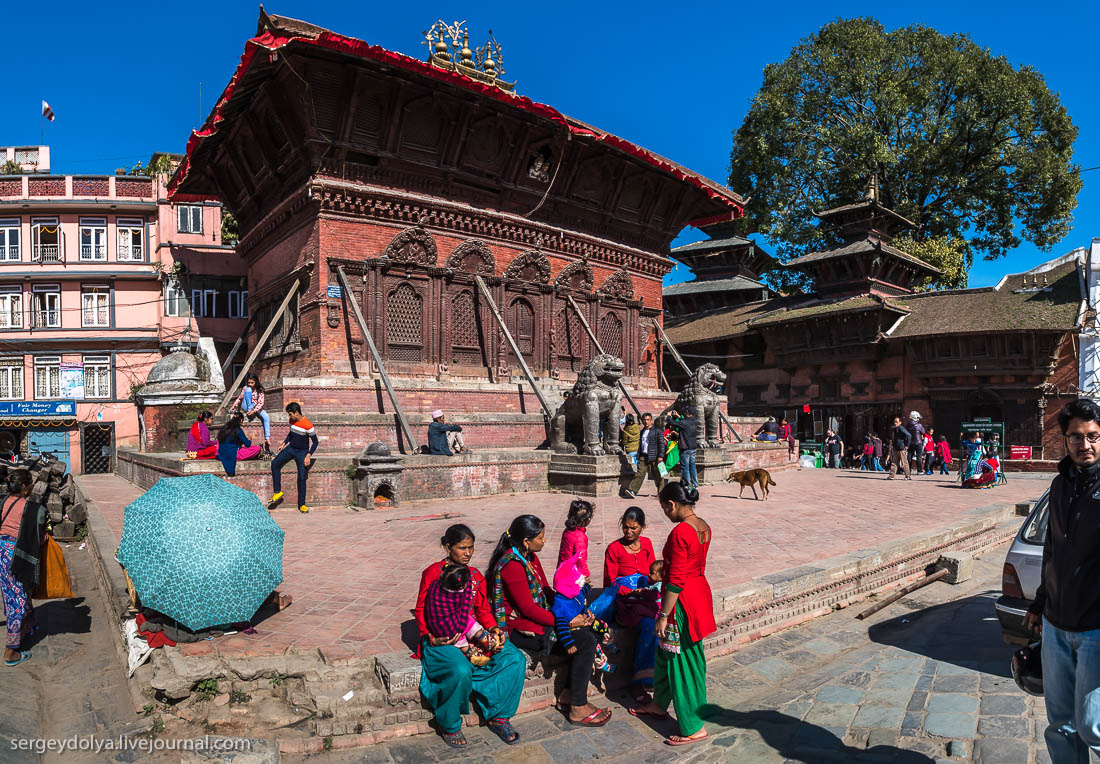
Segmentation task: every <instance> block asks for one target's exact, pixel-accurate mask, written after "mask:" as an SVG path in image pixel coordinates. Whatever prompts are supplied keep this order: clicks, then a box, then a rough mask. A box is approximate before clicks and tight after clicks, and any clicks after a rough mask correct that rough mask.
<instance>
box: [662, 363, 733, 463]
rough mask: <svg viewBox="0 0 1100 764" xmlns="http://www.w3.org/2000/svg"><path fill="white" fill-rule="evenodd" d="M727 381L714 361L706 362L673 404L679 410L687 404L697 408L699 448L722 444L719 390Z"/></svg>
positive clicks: (696, 371) (692, 376) (716, 446)
mask: <svg viewBox="0 0 1100 764" xmlns="http://www.w3.org/2000/svg"><path fill="white" fill-rule="evenodd" d="M725 382H726V375H725V374H724V373H723V372H722V370H721V369H719V368H718V367H717V366H715V365H714V364H713V363H705V364H703V365H702V366H700V367H699V368H698V369H696V370H695V373H694V374H692V375H691V379H690V380H689V381H688V383H687V384H686V385H684V389H683V392H681V393H680V395H679V397H677V398H676V403H675V404H673V408H675V409H677V410H683V408H684V407H685V406H691V407H692V408H693V409H695V416H696V417H698V419H699V448H718V447H719V446H720V445H721V444H722V441H721V437H720V436H719V434H718V433H719V430H718V412H719V411H720V410H721V409H720V408H719V405H720V403H721V401H720V399H719V398H718V390H719V389H721V387H722V385H723V384H725Z"/></svg>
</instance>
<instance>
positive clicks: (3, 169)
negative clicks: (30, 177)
mask: <svg viewBox="0 0 1100 764" xmlns="http://www.w3.org/2000/svg"><path fill="white" fill-rule="evenodd" d="M23 174H24V173H23V165H21V164H19V163H18V162H16V161H14V160H11V159H9V160H7V161H6V162H4V164H2V165H0V175H23Z"/></svg>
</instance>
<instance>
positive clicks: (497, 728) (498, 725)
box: [488, 719, 519, 745]
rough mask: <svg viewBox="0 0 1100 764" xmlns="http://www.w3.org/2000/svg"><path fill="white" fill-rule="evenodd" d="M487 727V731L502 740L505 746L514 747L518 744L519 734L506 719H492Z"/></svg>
mask: <svg viewBox="0 0 1100 764" xmlns="http://www.w3.org/2000/svg"><path fill="white" fill-rule="evenodd" d="M488 726H489V730H490V731H491V732H492V733H493V734H495V735H496V736H497V737H499V738H500V739H501V740H503V741H504V743H505V745H515V744H516V743H518V742H519V733H518V732H516V728H515V727H513V726H512V723H511V721H509V720H508V719H493V720H492V721H491V722H489V725H488Z"/></svg>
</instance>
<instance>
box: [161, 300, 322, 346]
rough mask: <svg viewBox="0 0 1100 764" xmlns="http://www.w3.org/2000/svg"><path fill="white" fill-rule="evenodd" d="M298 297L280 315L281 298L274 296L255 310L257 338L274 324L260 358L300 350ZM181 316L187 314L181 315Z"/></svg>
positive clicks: (181, 301) (182, 301)
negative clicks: (277, 311) (278, 311)
mask: <svg viewBox="0 0 1100 764" xmlns="http://www.w3.org/2000/svg"><path fill="white" fill-rule="evenodd" d="M300 297H301V293H300V292H299V293H298V294H295V295H294V297H292V298H291V300H290V303H289V304H288V305H287V306H286V308H285V309H284V310H283V312H282V313H281V314H278V313H276V310H277V309H278V307H279V303H280V302H282V297H281V296H279V295H275V296H273V297H272V298H270V299H268V300H267V303H266V304H265V305H262V306H261V307H260V308H259V309H258V310H257V314H258V315H257V316H256V336H257V337H258V336H259V335H260V334H263V331H264V329H263V327H266V326H270V325H271V324H273V323H275V324H276V326H275V330H274V331H273V332H272V333H271V337H270V338H269V339H268V341H267V347H266V348H265V350H264V351H263V353H262V355H261V357H262V358H272V357H274V356H280V355H284V354H286V353H297V352H298V351H299V350H301V349H302V340H301V335H300V334H299V331H298V305H299V298H300ZM179 301H180V303H181V304H184V302H185V299H184V298H183V297H182V296H181V297H180V300H179ZM181 315H187V314H186V313H182V314H181ZM276 322H277V323H276Z"/></svg>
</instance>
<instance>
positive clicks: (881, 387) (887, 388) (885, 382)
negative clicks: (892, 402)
mask: <svg viewBox="0 0 1100 764" xmlns="http://www.w3.org/2000/svg"><path fill="white" fill-rule="evenodd" d="M878 391H879V392H880V393H896V392H897V391H898V379H897V377H894V378H893V379H880V380H878Z"/></svg>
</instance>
